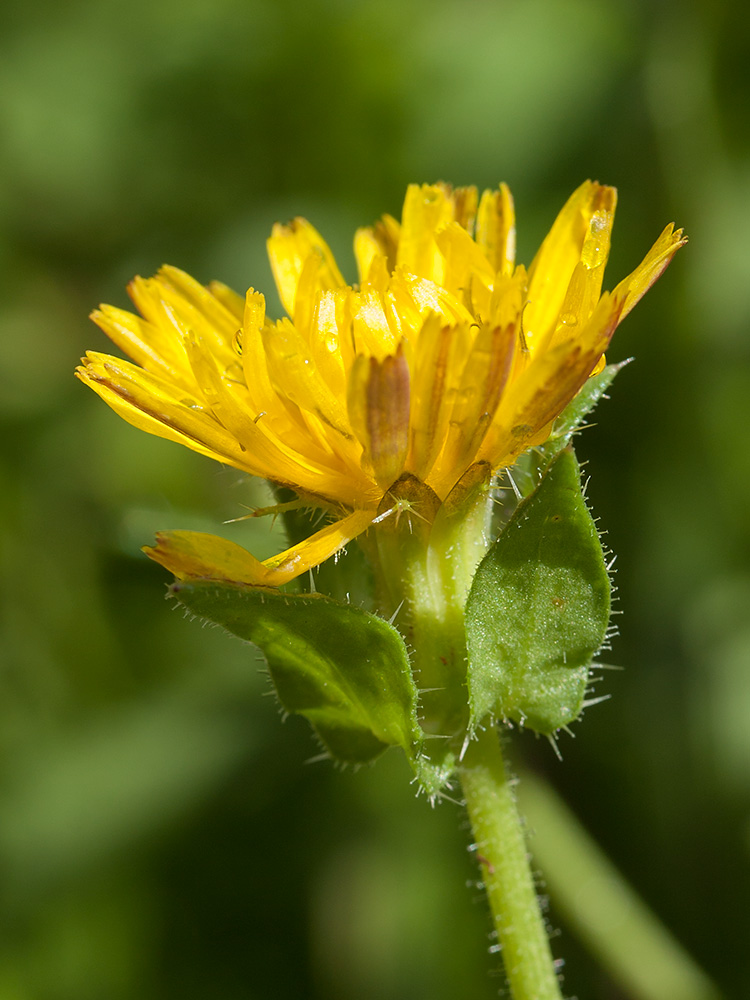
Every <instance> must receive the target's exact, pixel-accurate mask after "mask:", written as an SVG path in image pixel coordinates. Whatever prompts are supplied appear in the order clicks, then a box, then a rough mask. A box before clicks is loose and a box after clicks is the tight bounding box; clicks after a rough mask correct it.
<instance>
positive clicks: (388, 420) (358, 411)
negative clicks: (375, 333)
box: [349, 349, 410, 490]
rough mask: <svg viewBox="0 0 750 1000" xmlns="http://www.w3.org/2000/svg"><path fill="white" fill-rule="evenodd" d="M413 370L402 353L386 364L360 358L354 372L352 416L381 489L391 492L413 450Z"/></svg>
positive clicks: (389, 359)
mask: <svg viewBox="0 0 750 1000" xmlns="http://www.w3.org/2000/svg"><path fill="white" fill-rule="evenodd" d="M409 392H410V386H409V368H408V365H407V363H406V358H405V357H404V354H403V351H402V350H401V349H399V350H398V351H397V352H396V353H395V354H394V355H389V356H388V357H386V358H384V359H383V360H382V361H378V359H377V358H373V357H370V358H368V357H364V356H360V357H359V358H358V359H357V361H356V362H355V365H354V367H353V369H352V372H351V376H350V386H349V416H350V420H351V424H352V427H353V428H354V431H355V433H356V435H357V437H358V438H359V440H360V441H361V443H362V446H363V448H364V450H365V454H366V455H367V457H368V459H369V461H370V464H371V465H372V469H373V473H374V476H375V479H376V481H377V483H378V485H379V486H380V487H381V488H382V489H384V490H385V489H387V488H388V487H389V486H391V485H392V483H393V482H394V480H396V479H397V478H398V476H399V475H400V474H401V472H402V471H403V469H404V464H405V461H406V453H407V449H408V447H409Z"/></svg>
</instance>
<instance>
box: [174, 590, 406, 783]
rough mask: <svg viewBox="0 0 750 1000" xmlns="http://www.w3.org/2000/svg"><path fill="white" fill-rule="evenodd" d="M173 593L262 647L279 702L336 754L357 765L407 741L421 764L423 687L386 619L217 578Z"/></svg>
mask: <svg viewBox="0 0 750 1000" xmlns="http://www.w3.org/2000/svg"><path fill="white" fill-rule="evenodd" d="M170 592H171V594H172V595H173V596H174V597H175V598H176V599H177V600H178V601H179V603H180V604H182V605H183V606H184V607H185V608H187V609H188V611H190V612H192V613H193V614H195V615H198V616H199V617H200V618H203V619H206V620H207V621H211V622H215V623H216V624H218V625H223V626H224V628H226V629H228V630H229V631H230V632H232V633H233V634H234V635H236V636H238V637H239V638H240V639H247V640H249V641H250V642H252V643H255V645H257V646H259V647H260V648H261V650H262V651H263V654H264V655H265V658H266V660H267V662H268V669H269V672H270V675H271V679H272V681H273V684H274V686H275V688H276V691H277V693H278V696H279V700H280V701H281V704H282V705H283V706H284V708H285V709H286V710H287V711H289V712H294V713H297V714H299V715H304V716H305V717H306V718H307V719H308V720H309V721H310V722H311V723H312V725H313V728H314V729H315V731H316V732H317V734H318V736H319V737H320V739H321V740H322V741H323V743H324V745H325V747H326V749H327V750H328V751H329V752H330V754H331V756H333V757H335V758H336V759H337V760H339V761H342V762H346V763H352V764H361V763H364V762H366V761H369V760H372V759H373V758H375V757H377V756H378V755H379V754H380V753H382V752H383V751H384V750H385V749H386V748H387V747H389V746H401V747H403V748H404V750H405V751H406V754H407V756H408V757H409V759H410V760H411V761H412V763H414V762H415V755H416V748H417V746H418V745H419V744H420V742H421V730H420V729H419V724H418V722H417V714H416V702H417V692H416V689H415V687H414V681H413V680H412V676H411V671H410V669H409V659H408V656H407V652H406V646H405V645H404V641H403V639H402V638H401V635H400V634H399V632H398V631H397V630H396V629H395V628H393V627H392V626H391V625H389V624H388V622H386V621H383V619H381V618H378V617H376V616H375V615H371V614H368V613H367V612H366V611H362V610H361V609H360V608H357V607H354V606H353V605H350V604H342V603H340V602H338V601H334V600H332V599H331V598H328V597H324V596H322V595H320V594H304V595H300V594H284V593H281V592H279V591H275V590H267V589H265V588H259V587H237V586H232V585H231V584H223V583H218V582H216V581H205V582H204V581H197V582H191V583H175V584H173V585H172V587H171V590H170Z"/></svg>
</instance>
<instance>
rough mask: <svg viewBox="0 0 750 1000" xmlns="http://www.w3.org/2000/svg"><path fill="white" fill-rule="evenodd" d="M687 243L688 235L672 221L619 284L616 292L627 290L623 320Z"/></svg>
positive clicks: (621, 317)
mask: <svg viewBox="0 0 750 1000" xmlns="http://www.w3.org/2000/svg"><path fill="white" fill-rule="evenodd" d="M686 243H687V237H686V236H683V235H682V230H681V229H678V230H677V231H676V232H675V231H674V223H670V224H669V225H668V226H667V228H666V229H665V230H664V232H663V233H662V234H661V236H660V237H659V239H658V240H657V241H656V243H654V245H653V246H652V247H651V249H650V250H649V252H648V253H647V254H646V256H645V257H644V259H643V261H642V262H641V263H640V264H639V265H638V267H637V268H636V269H635V271H633V273H632V274H629V275H628V276H627V278H625V279H623V281H621V282H620V284H619V285H617V287H616V288H615V293H616V294H617V293H622V292H623V291H624V292H626V297H625V305H624V306H623V310H622V315H621V316H620V320H621V321H622V320H623V319H625V317H626V316H627V314H628V313H629V312H630V310H631V309H632V308H633V306H635V305H636V304H637V303H638V302H639V301H640V300H641V299H642V298H643V296H644V295H645V294H646V292H647V291H648V290H649V288H650V287H651V286H652V285H653V284H654V282H655V281H656V280H657V279H658V278H660V277H661V276H662V274H664V272H665V271H666V269H667V267H668V266H669V263H670V261H671V260H672V258H673V257H674V255H675V254H676V253H677V251H678V250H679V249H680V247H682V246H685V244H686Z"/></svg>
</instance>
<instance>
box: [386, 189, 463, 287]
mask: <svg viewBox="0 0 750 1000" xmlns="http://www.w3.org/2000/svg"><path fill="white" fill-rule="evenodd" d="M452 218H453V202H452V199H451V198H450V196H449V195H448V193H447V191H446V188H445V187H444V186H441V185H438V184H434V185H429V184H423V185H422V186H420V185H418V184H410V185H409V187H408V188H407V191H406V198H405V200H404V208H403V213H402V216H401V235H400V237H399V244H398V253H397V256H396V263H397V264H400V265H401V266H402V267H403V268H404V270H406V271H408V272H409V273H411V274H416V275H418V276H419V277H420V278H428V279H429V280H430V281H435V282H437V283H438V284H439V283H440V282H442V280H443V272H444V266H445V265H444V262H443V256H442V254H441V253H440V251H439V250H438V248H437V244H436V243H435V233H436V231H437V229H438V228H439V227H441V226H444V225H445V224H446V223H448V222H450V221H451V220H452Z"/></svg>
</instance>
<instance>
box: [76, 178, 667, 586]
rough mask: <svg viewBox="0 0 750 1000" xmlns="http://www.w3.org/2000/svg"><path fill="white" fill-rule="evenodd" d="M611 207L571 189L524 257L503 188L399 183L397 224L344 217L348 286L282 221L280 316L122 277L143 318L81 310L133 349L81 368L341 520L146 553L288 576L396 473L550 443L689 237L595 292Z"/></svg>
mask: <svg viewBox="0 0 750 1000" xmlns="http://www.w3.org/2000/svg"><path fill="white" fill-rule="evenodd" d="M615 202H616V191H615V189H614V188H611V187H604V186H602V185H600V184H597V183H595V182H591V181H587V182H586V183H585V184H582V185H581V187H579V188H578V190H577V191H575V192H574V194H573V195H572V196H571V197H570V198H569V200H568V202H567V203H566V205H565V207H564V208H563V209H562V211H561V212H560V214H559V215H558V217H557V219H556V221H555V223H554V225H553V226H552V229H551V230H550V232H549V234H548V235H547V237H546V239H545V240H544V242H543V243H542V246H541V247H540V249H539V251H538V253H537V255H536V257H535V258H534V261H533V263H532V264H531V267H530V268H529V269H528V271H527V270H526V269H525V268H524V267H523V266H522V265H516V263H515V218H514V211H513V202H512V199H511V195H510V192H509V190H508V188H507V187H506V186H505V185H501V186H500V188H499V189H498V190H497V191H485V192H484V193H483V194H482V196H481V198H479V197H478V195H477V190H476V188H473V187H469V188H459V189H456V190H452V189H451V188H450V187H448V186H447V185H443V184H437V185H434V186H428V185H424V186H422V187H420V186H418V185H412V186H410V187H409V188H408V190H407V193H406V199H405V202H404V208H403V213H402V217H401V222H400V223H399V222H397V221H396V219H394V218H392V217H391V216H384V217H383V219H382V220H381V221H380V222H378V223H376V224H375V226H374V227H372V228H366V229H360V230H358V231H357V233H356V235H355V239H354V249H355V255H356V260H357V267H358V270H359V284H358V285H356V286H348V285H347V284H346V282H345V281H344V279H343V278H342V276H341V273H340V272H339V269H338V267H337V266H336V262H335V260H334V259H333V256H332V254H331V251H330V249H329V248H328V246H327V245H326V243H325V242H324V241H323V239H322V237H321V236H320V235H319V233H318V232H317V231H316V230H315V229H314V228H313V227H312V226H311V225H310V223H309V222H306V221H305V220H304V219H296V220H295V221H294V222H292V223H291V224H290V225H288V226H282V225H276V226H275V227H274V229H273V232H272V235H271V237H270V239H269V241H268V252H269V256H270V260H271V266H272V269H273V274H274V278H275V280H276V285H277V288H278V291H279V295H280V298H281V301H282V303H283V306H284V308H285V310H286V312H287V313H288V317H284V318H283V319H280V320H276V321H273V320H270V319H269V318H268V317H267V316H266V308H265V300H264V298H263V296H262V295H261V294H260V293H259V292H256V291H254V290H253V289H250V290H249V291H248V292H247V295H246V296H245V298H244V299H243V298H241V297H240V296H239V295H237V294H236V293H234V292H233V291H231V290H230V289H229V288H227V287H226V286H225V285H222V284H219V283H212V284H210V285H208V286H207V287H205V286H203V285H201V284H199V283H198V282H197V281H195V280H194V279H193V278H191V277H190V276H189V275H187V274H185V273H184V272H182V271H179V270H177V269H176V268H174V267H164V268H162V269H161V271H160V272H159V274H158V275H157V276H156V277H154V278H150V279H144V278H140V277H139V278H135V279H134V281H133V282H132V283H131V285H130V287H129V292H130V295H131V297H132V299H133V301H134V303H135V305H136V306H137V308H138V310H139V312H140V313H141V316H137V315H134V314H133V313H130V312H126V311H124V310H122V309H117V308H115V307H113V306H102V307H101V308H100V309H99V310H97V311H96V312H94V314H93V319H94V320H95V321H96V322H97V323H98V324H99V326H100V327H101V328H102V329H103V330H104V331H105V332H106V333H107V334H108V335H109V336H110V337H111V339H112V340H113V341H114V342H115V343H116V344H117V346H118V347H120V348H121V349H122V350H123V351H125V352H126V353H127V354H129V355H130V357H131V358H132V359H133V361H134V362H135V364H131V363H129V362H127V361H121V360H119V359H117V358H115V357H111V356H109V355H105V354H97V353H89V354H88V355H87V356H86V358H85V359H84V363H83V366H82V367H81V368H80V369H79V370H78V374H79V377H80V378H81V379H82V380H83V381H84V382H86V383H87V384H88V385H90V386H91V388H92V389H94V391H95V392H97V393H99V395H100V396H101V397H102V398H103V399H104V400H105V401H106V402H107V403H108V404H109V405H110V406H111V407H112V408H113V409H114V410H115V411H116V412H118V413H119V414H120V415H121V416H122V417H124V418H125V419H126V420H128V421H129V422H130V423H132V424H134V425H135V426H136V427H140V428H141V429H143V430H147V431H150V432H151V433H152V434H157V435H159V436H160V437H164V438H168V439H170V440H172V441H178V442H180V443H181V444H184V445H187V447H189V448H192V449H193V450H195V451H198V452H200V453H201V454H203V455H208V456H210V457H211V458H215V459H217V460H218V461H220V462H224V463H227V464H229V465H232V466H235V467H236V468H238V469H243V470H245V471H246V472H249V473H251V474H252V475H255V476H261V477H263V478H265V479H268V480H271V481H273V482H275V483H279V484H284V485H286V486H289V487H291V488H292V489H294V490H295V491H297V493H298V494H300V495H301V496H302V497H304V498H305V499H306V500H308V501H309V502H311V503H313V504H315V505H317V506H320V507H323V508H325V509H327V510H329V511H331V512H333V513H334V514H335V516H336V519H335V520H334V521H333V523H331V524H328V525H327V526H326V527H324V528H323V529H322V530H320V531H318V532H317V533H316V534H314V535H312V536H311V537H310V538H309V539H307V540H306V541H304V542H302V543H301V544H299V545H297V546H294V547H293V548H291V549H289V550H288V551H287V552H284V553H281V554H280V555H279V556H276V557H274V558H273V559H270V560H266V562H265V563H260V562H258V561H257V560H256V559H254V558H253V557H252V556H251V555H250V554H249V553H247V552H245V550H244V549H241V548H240V547H239V546H236V545H233V544H232V543H230V542H226V541H224V540H222V539H219V538H216V537H215V536H211V535H199V534H196V533H193V532H171V533H169V534H168V535H166V536H165V538H164V539H163V540H162V542H161V543H160V546H159V547H158V549H156V550H153V551H152V552H151V553H150V554H152V555H154V557H155V558H157V559H158V560H159V561H160V562H162V563H164V565H167V566H168V568H170V569H171V570H172V571H173V572H175V573H176V575H178V576H181V577H196V576H216V575H217V571H220V574H221V575H222V577H223V578H228V579H232V580H234V581H236V582H241V583H249V584H265V585H277V584H281V583H284V582H286V581H288V580H290V579H292V578H294V577H295V576H298V575H299V574H300V573H302V572H304V571H305V570H307V569H308V568H310V567H312V566H315V565H318V564H319V563H320V562H322V561H323V560H325V559H327V558H328V557H329V556H331V555H333V554H334V553H335V552H336V551H337V550H339V549H340V548H341V547H342V546H343V545H345V544H346V543H347V542H348V541H350V540H351V539H353V538H355V537H356V536H357V535H359V534H361V533H362V532H364V531H365V530H366V529H367V528H368V527H369V526H370V525H371V524H372V522H373V520H374V519H375V518H376V517H378V514H379V512H380V513H381V514H382V512H383V510H384V509H385V508H386V507H387V506H388V494H389V489H390V487H392V485H393V484H394V482H396V481H397V480H398V479H399V477H401V476H403V475H404V474H410V475H411V476H413V477H415V478H416V479H418V480H420V481H421V482H422V483H424V484H426V485H427V486H428V487H430V488H431V490H433V491H434V493H435V494H436V496H437V498H438V499H439V500H440V501H442V500H444V499H445V498H446V497H447V495H448V494H449V493H450V491H451V489H452V488H453V487H454V486H455V484H456V483H457V482H458V481H459V479H460V478H461V477H462V476H463V474H464V473H465V472H466V471H467V470H468V469H469V468H470V467H471V466H472V465H474V464H475V463H478V462H482V463H487V464H489V466H491V467H492V469H493V470H494V469H499V468H502V467H504V466H507V465H510V464H511V463H512V462H513V461H514V460H515V459H516V458H517V456H518V455H519V454H521V452H523V451H525V450H526V449H528V448H530V447H533V446H534V445H537V444H540V443H541V442H543V441H544V440H545V439H546V438H547V436H548V434H549V431H550V428H551V425H552V422H553V421H554V420H555V418H556V417H557V416H558V415H559V414H560V413H561V412H562V410H563V409H564V408H565V406H566V405H567V404H568V403H569V402H570V400H571V399H572V398H573V397H574V396H575V395H576V393H577V392H578V390H579V389H580V388H581V386H582V385H583V384H584V382H585V381H586V379H587V378H589V376H590V375H592V374H594V373H595V372H597V371H599V370H600V369H601V367H602V366H603V364H604V357H603V356H604V351H605V350H606V348H607V345H608V344H609V341H610V339H611V337H612V334H613V333H614V330H615V328H616V327H617V325H618V323H619V322H620V321H621V320H622V319H623V318H624V316H626V315H627V313H628V312H630V310H631V309H632V308H633V306H634V305H635V304H636V302H637V301H638V300H639V299H640V298H641V296H642V295H644V293H645V292H646V291H647V290H648V288H649V287H650V286H651V285H652V284H653V283H654V281H656V279H657V278H658V277H659V276H660V275H661V273H662V272H663V271H664V269H665V268H666V266H667V265H668V263H669V261H670V260H671V258H672V256H673V255H674V253H675V251H676V250H677V249H678V248H679V247H680V246H681V245H682V244H683V243H684V242H685V240H684V239H683V238H682V232H681V231H677V232H674V231H673V227H672V226H671V225H670V226H667V228H666V229H665V230H664V232H663V233H662V234H661V236H660V237H659V239H658V240H657V241H656V243H655V244H654V246H653V247H652V249H651V250H650V251H649V253H648V254H647V255H646V257H645V259H644V260H643V262H642V263H641V264H640V265H639V266H638V267H637V268H636V269H635V271H633V273H632V274H631V275H629V276H628V277H627V278H625V279H624V280H623V281H621V282H620V284H619V285H617V287H616V288H615V289H614V291H613V292H611V293H607V292H605V293H604V294H601V286H602V277H603V274H604V268H605V265H606V262H607V256H608V253H609V243H610V233H611V229H612V221H613V215H614V209H615ZM217 567H218V570H217Z"/></svg>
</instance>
